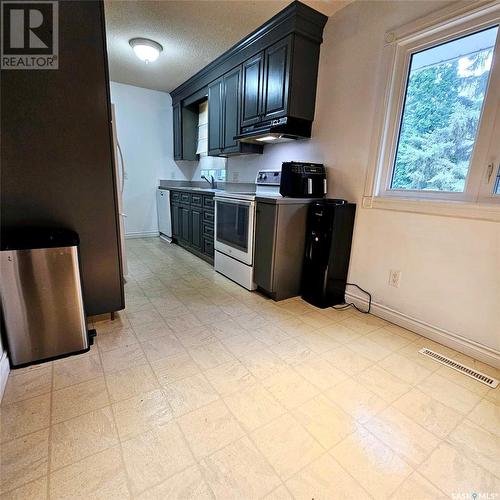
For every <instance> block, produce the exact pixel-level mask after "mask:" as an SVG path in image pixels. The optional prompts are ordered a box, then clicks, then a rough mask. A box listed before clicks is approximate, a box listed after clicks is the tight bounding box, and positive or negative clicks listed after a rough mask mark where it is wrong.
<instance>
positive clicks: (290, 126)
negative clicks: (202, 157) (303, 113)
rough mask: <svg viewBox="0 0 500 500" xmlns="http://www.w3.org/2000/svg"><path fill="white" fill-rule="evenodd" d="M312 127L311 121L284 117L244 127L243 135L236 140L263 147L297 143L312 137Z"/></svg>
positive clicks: (236, 137) (237, 136)
mask: <svg viewBox="0 0 500 500" xmlns="http://www.w3.org/2000/svg"><path fill="white" fill-rule="evenodd" d="M311 127H312V122H310V121H309V120H302V119H300V118H292V117H290V116H284V117H283V118H276V119H274V120H268V121H265V122H261V123H258V124H255V125H249V126H247V127H243V128H242V129H241V134H240V135H236V136H235V137H234V139H235V140H238V141H240V142H249V143H252V144H261V145H262V144H274V143H277V142H288V141H295V140H297V139H305V138H308V137H311Z"/></svg>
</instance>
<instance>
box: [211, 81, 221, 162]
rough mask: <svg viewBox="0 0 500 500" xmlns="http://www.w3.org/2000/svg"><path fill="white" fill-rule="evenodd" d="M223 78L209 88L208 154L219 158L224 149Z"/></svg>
mask: <svg viewBox="0 0 500 500" xmlns="http://www.w3.org/2000/svg"><path fill="white" fill-rule="evenodd" d="M222 85H223V82H222V78H219V79H218V80H216V81H215V82H213V83H211V84H210V85H209V86H208V154H209V155H210V156H218V155H220V154H221V153H222V150H223V148H224V141H223V139H224V138H223V135H222V131H223V102H222V100H223V92H222Z"/></svg>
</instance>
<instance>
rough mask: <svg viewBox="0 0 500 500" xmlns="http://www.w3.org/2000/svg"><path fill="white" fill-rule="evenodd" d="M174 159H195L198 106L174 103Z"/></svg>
mask: <svg viewBox="0 0 500 500" xmlns="http://www.w3.org/2000/svg"><path fill="white" fill-rule="evenodd" d="M172 112H173V128H174V160H191V161H192V160H196V145H197V140H198V108H197V107H196V106H181V103H177V104H174V105H173V107H172Z"/></svg>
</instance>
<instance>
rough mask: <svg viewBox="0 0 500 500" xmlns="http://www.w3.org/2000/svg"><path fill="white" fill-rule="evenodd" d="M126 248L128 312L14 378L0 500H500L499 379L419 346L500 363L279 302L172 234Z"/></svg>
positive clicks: (359, 319)
mask: <svg viewBox="0 0 500 500" xmlns="http://www.w3.org/2000/svg"><path fill="white" fill-rule="evenodd" d="M127 246H128V258H129V267H130V277H129V281H128V283H127V285H126V297H127V308H126V310H125V311H124V312H123V313H121V314H120V316H119V318H118V319H117V320H115V321H114V322H102V323H98V324H96V325H95V326H96V327H97V330H98V337H97V345H95V346H94V347H93V348H92V349H91V351H90V352H89V353H88V354H85V355H81V356H78V357H72V358H68V359H65V360H59V361H55V362H53V363H48V364H44V365H40V366H36V367H31V368H28V369H23V370H18V371H13V372H12V373H11V375H10V377H9V381H8V385H7V388H6V392H5V396H4V399H3V403H2V406H1V474H0V493H1V498H2V499H6V498H18V499H23V500H24V499H31V498H33V499H43V498H47V497H50V498H54V499H55V498H71V499H76V498H85V499H91V498H102V499H112V498H117V499H121V498H129V497H138V498H148V499H154V498H158V499H175V498H180V499H190V498H192V499H199V498H200V499H201V498H220V499H231V498H234V499H242V500H246V499H249V500H250V499H258V498H267V499H275V500H279V499H288V498H297V499H304V500H307V499H312V498H314V499H315V500H319V499H344V498H353V499H363V498H392V499H405V500H406V499H416V500H419V499H435V498H449V497H452V496H453V495H454V494H456V495H467V494H469V495H470V493H471V492H477V493H482V494H490V495H494V494H495V493H496V494H497V497H494V496H489V497H486V496H484V497H479V498H498V494H500V467H499V458H500V425H499V424H500V397H499V394H500V389H497V390H489V389H488V388H487V387H486V386H484V385H482V384H480V383H478V382H475V381H474V380H472V379H470V378H467V377H465V376H463V375H461V374H459V373H457V372H454V371H452V370H450V369H448V368H446V367H443V366H442V365H439V364H437V363H435V362H434V361H432V360H429V359H426V358H424V357H422V356H421V355H420V354H418V352H417V351H418V349H419V348H420V347H421V346H428V347H431V348H435V349H437V350H440V351H442V352H444V353H445V354H447V355H448V356H451V357H453V358H456V359H458V360H460V361H463V362H466V363H468V364H471V365H475V366H477V367H478V368H479V369H480V370H482V371H485V372H487V373H490V374H491V375H493V376H496V377H499V376H500V373H499V370H496V369H493V368H491V367H488V366H486V365H484V364H481V363H479V362H476V361H474V360H473V359H471V358H468V357H466V356H464V355H461V354H459V353H457V352H455V351H452V350H451V349H448V348H445V347H443V346H440V345H438V344H435V343H434V342H431V341H429V340H426V339H425V338H422V337H420V336H418V335H416V334H413V333H411V332H409V331H407V330H404V329H401V328H399V327H397V326H395V325H391V324H389V323H387V322H385V321H382V320H380V319H378V318H376V317H374V316H366V315H362V314H359V313H357V312H355V311H352V310H349V311H344V312H339V311H335V310H332V309H329V310H318V309H315V308H313V307H311V306H309V305H308V304H306V303H304V302H303V301H301V300H300V299H293V300H289V301H285V302H281V303H278V304H276V303H273V302H272V301H269V300H267V299H265V298H263V297H262V296H260V295H258V294H256V293H249V292H247V291H245V290H244V289H242V288H240V287H238V286H237V285H235V284H233V283H232V282H230V281H229V280H227V279H225V278H224V277H222V276H220V275H218V274H216V273H215V272H214V271H213V269H212V268H211V267H210V266H209V265H207V264H205V263H204V262H202V261H200V260H199V259H197V258H195V257H193V256H192V255H190V254H188V253H186V252H185V251H183V250H182V249H180V248H179V247H177V246H175V245H167V244H165V243H163V242H160V241H159V240H158V239H154V238H153V239H144V240H131V241H129V242H128V245H127ZM455 498H472V497H470V496H469V497H467V496H460V497H459V496H456V497H455Z"/></svg>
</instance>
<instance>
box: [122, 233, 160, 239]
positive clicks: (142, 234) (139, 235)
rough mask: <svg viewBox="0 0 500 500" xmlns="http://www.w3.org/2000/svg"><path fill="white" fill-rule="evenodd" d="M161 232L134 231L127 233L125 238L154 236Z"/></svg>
mask: <svg viewBox="0 0 500 500" xmlns="http://www.w3.org/2000/svg"><path fill="white" fill-rule="evenodd" d="M159 235H160V233H159V232H158V231H142V232H140V231H139V232H133V233H125V239H126V240H131V239H134V238H153V237H155V236H159Z"/></svg>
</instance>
